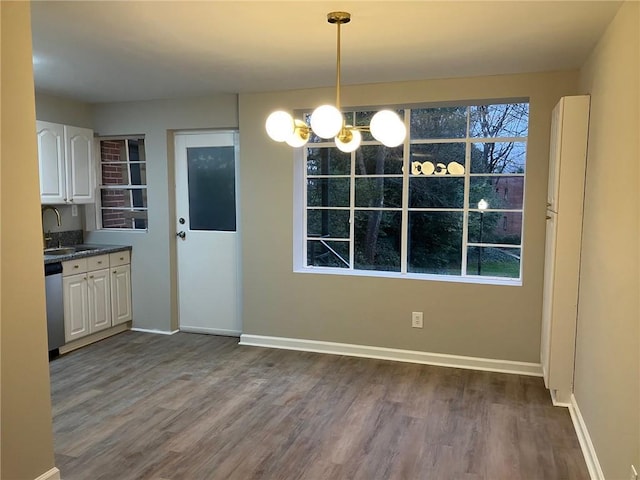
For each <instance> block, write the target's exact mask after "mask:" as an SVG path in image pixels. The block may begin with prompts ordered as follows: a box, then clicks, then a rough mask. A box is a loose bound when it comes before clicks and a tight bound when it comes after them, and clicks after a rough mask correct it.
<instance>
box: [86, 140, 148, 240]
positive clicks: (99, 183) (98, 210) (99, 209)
mask: <svg viewBox="0 0 640 480" xmlns="http://www.w3.org/2000/svg"><path fill="white" fill-rule="evenodd" d="M131 140H136V141H142V142H143V144H144V153H145V157H144V160H134V161H132V160H130V159H129V148H128V142H129V141H131ZM103 141H124V142H125V152H126V160H125V161H117V162H115V161H113V162H109V161H107V162H103V160H102V152H101V142H103ZM146 148H147V145H146V138H145V135H110V136H100V137H96V138H95V151H96V155H95V156H96V159H97V161H96V162H95V172H96V202H95V230H99V231H107V232H126V233H131V232H145V233H146V232H148V231H149V198H148V194H147V195H146V203H147V205H146V206H144V207H135V206H131V207H121V208H118V207H103V206H102V192H103V191H109V190H127V191H129V194H130V195H132V194H133V191H134V190H136V191H143V192H145V193H146V192H148V180H147V179H146V174H145V180H146V183H145V184H141V185H134V184H132V183H131V166H132V165H142V164H144V165H145V167H146V166H147V164H148V161H147V155H146ZM109 164H111V165H117V164H121V165H125V164H126V166H127V173H128V182H129V183H127V184H107V185H105V184H103V177H102V167H103V165H109ZM145 170H146V168H145ZM131 203H133V198H132V199H131ZM106 210H113V211H130V212H132V213H134V212H139V211H144V212H146V216H145V220H146V226H145V227H144V228H134V227H126V228H125V227H122V228H116V227H105V226H104V225H103V216H102V215H103V212H104V211H106ZM130 220H131V221H134V220H135V216H134V215H132V216H131V219H130Z"/></svg>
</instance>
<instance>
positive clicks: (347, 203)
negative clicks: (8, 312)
mask: <svg viewBox="0 0 640 480" xmlns="http://www.w3.org/2000/svg"><path fill="white" fill-rule="evenodd" d="M373 113H375V112H349V113H347V114H346V116H347V117H348V118H347V123H351V122H356V123H355V125H368V123H369V120H370V118H371V116H372V115H373ZM398 114H399V115H400V116H401V117H403V118H404V121H405V125H406V126H407V131H408V132H409V134H408V135H407V139H406V140H405V142H404V144H403V145H400V146H399V147H395V148H387V147H385V146H383V145H381V144H380V143H378V142H376V141H375V140H374V139H373V137H371V135H369V134H364V138H363V144H362V146H361V147H360V148H359V149H358V150H356V151H355V152H353V153H343V152H341V151H339V150H338V149H337V148H336V147H335V145H334V144H333V143H332V142H326V141H324V140H321V139H319V138H313V139H312V142H313V143H310V144H309V145H307V147H306V148H305V149H304V154H303V161H304V165H305V168H304V181H305V185H306V188H305V189H304V191H303V197H304V205H305V209H304V221H303V222H302V223H303V226H302V229H303V231H304V242H303V243H304V244H303V245H302V249H303V255H302V262H303V268H305V269H313V270H314V271H323V270H324V271H329V270H328V269H330V270H331V271H343V272H345V271H354V272H356V271H359V272H372V271H378V272H380V271H383V272H387V273H386V274H387V275H392V276H395V275H409V276H425V278H433V276H453V277H458V278H459V277H475V278H477V279H479V278H481V277H490V278H493V279H497V278H502V279H511V281H512V282H517V280H519V279H520V278H521V263H520V259H521V251H522V225H523V203H524V178H525V163H526V162H525V161H526V146H527V135H528V117H529V105H528V103H508V104H507V103H505V104H491V105H470V106H454V107H438V108H406V109H400V110H398ZM441 278H442V277H441Z"/></svg>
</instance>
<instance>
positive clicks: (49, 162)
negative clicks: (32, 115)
mask: <svg viewBox="0 0 640 480" xmlns="http://www.w3.org/2000/svg"><path fill="white" fill-rule="evenodd" d="M36 124H37V138H38V163H39V165H40V196H41V199H42V203H64V202H65V196H66V192H65V185H66V181H65V178H66V172H65V169H64V151H65V146H64V126H63V125H60V124H58V123H49V122H36Z"/></svg>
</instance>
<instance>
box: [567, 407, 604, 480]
mask: <svg viewBox="0 0 640 480" xmlns="http://www.w3.org/2000/svg"><path fill="white" fill-rule="evenodd" d="M569 414H570V415H571V421H572V422H573V428H574V429H575V430H576V435H577V436H578V442H580V448H581V449H582V454H583V455H584V460H585V462H586V463H587V469H588V470H589V476H590V477H591V480H604V473H603V472H602V467H600V462H599V461H598V455H596V449H595V448H594V447H593V443H592V442H591V437H590V436H589V430H587V425H586V424H585V423H584V418H582V413H580V408H578V403H577V402H576V397H575V396H574V395H573V394H572V395H571V404H570V405H569Z"/></svg>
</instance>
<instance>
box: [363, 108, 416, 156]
mask: <svg viewBox="0 0 640 480" xmlns="http://www.w3.org/2000/svg"><path fill="white" fill-rule="evenodd" d="M369 128H370V130H371V135H373V137H374V138H375V139H376V140H378V141H379V142H381V143H382V144H383V145H385V146H387V147H397V146H398V145H400V144H401V143H402V142H404V139H405V137H406V136H407V129H406V127H405V126H404V123H403V121H402V120H400V117H399V116H398V114H397V113H395V112H392V111H391V110H380V111H379V112H378V113H376V114H375V115H374V116H373V118H372V119H371V124H370V125H369Z"/></svg>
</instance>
